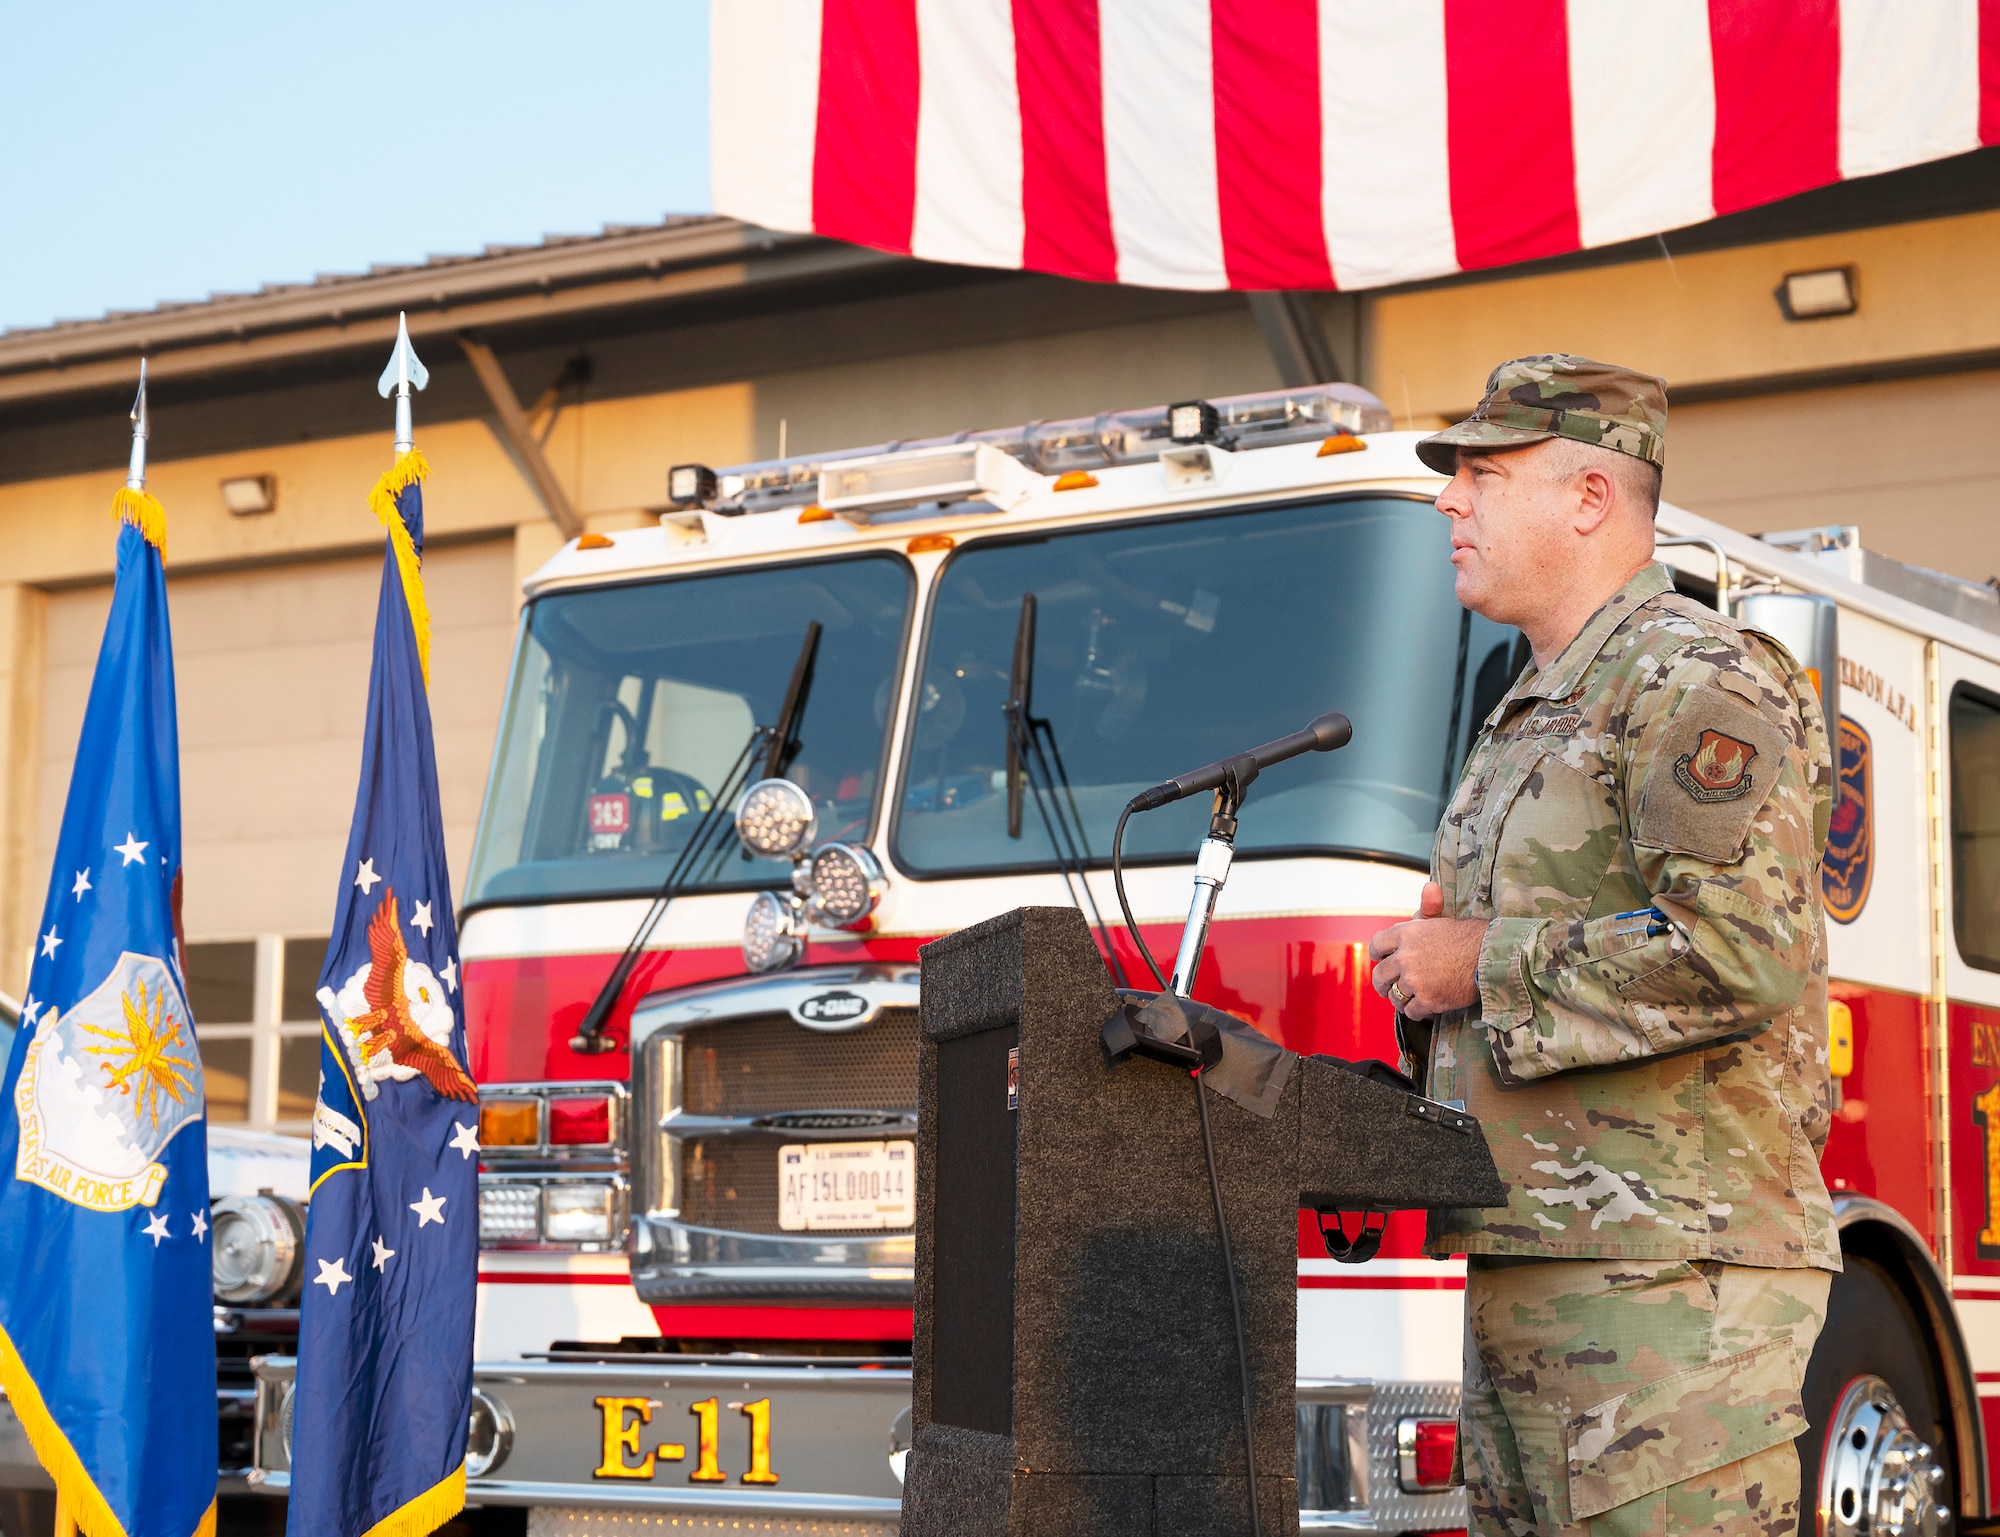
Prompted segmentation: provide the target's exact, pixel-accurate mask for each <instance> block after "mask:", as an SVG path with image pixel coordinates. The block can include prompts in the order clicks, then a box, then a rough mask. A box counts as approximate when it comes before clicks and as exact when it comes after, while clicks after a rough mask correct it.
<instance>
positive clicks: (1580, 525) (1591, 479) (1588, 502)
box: [1571, 465, 1618, 537]
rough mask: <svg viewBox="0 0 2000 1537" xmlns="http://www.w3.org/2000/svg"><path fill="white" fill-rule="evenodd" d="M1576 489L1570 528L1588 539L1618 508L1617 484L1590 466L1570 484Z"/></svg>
mask: <svg viewBox="0 0 2000 1537" xmlns="http://www.w3.org/2000/svg"><path fill="white" fill-rule="evenodd" d="M1572 484H1573V485H1574V486H1575V487H1576V511H1575V513H1574V514H1573V515H1572V520H1571V526H1572V527H1573V528H1575V530H1576V531H1577V532H1578V533H1579V534H1582V535H1584V536H1585V537H1588V536H1589V535H1591V534H1594V533H1596V532H1597V530H1598V529H1599V528H1600V527H1602V526H1603V523H1604V520H1605V519H1606V518H1608V517H1610V516H1611V514H1612V513H1613V512H1615V511H1616V510H1617V507H1618V482H1617V481H1615V480H1613V479H1612V478H1611V476H1610V475H1609V474H1607V473H1606V472H1605V471H1603V470H1601V469H1599V468H1597V466H1595V465H1592V466H1590V468H1588V469H1586V470H1585V471H1584V472H1583V473H1582V474H1581V475H1579V476H1577V477H1576V479H1575V480H1574V481H1573V482H1572Z"/></svg>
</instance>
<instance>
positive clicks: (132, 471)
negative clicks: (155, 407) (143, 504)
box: [125, 358, 151, 491]
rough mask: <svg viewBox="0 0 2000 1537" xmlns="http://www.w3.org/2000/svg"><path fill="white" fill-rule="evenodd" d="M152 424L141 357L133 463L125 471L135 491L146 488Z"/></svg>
mask: <svg viewBox="0 0 2000 1537" xmlns="http://www.w3.org/2000/svg"><path fill="white" fill-rule="evenodd" d="M150 431H151V426H150V424H149V422H148V420H147V417H146V360H145V359H144V358H141V359H139V394H138V396H137V398H136V399H134V400H133V402H132V463H131V466H130V467H129V468H128V469H127V470H126V471H125V484H126V485H128V486H129V487H131V488H132V489H133V490H134V491H143V490H145V489H146V438H147V435H148V433H149V432H150Z"/></svg>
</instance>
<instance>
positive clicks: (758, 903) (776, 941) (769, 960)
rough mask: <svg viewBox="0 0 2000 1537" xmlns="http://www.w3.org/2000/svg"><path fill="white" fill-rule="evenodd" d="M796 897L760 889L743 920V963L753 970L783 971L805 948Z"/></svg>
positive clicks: (752, 899) (751, 900) (802, 925)
mask: <svg viewBox="0 0 2000 1537" xmlns="http://www.w3.org/2000/svg"><path fill="white" fill-rule="evenodd" d="M800 908H801V904H800V902H799V899H798V898H797V897H793V896H780V895H779V894H778V893H777V892H775V891H760V892H758V893H757V895H756V896H754V897H752V898H751V899H750V913H749V916H748V917H746V918H745V919H744V920H743V964H744V965H745V966H748V967H749V968H750V969H751V970H752V971H782V970H784V969H785V967H787V966H790V965H793V964H794V963H796V962H797V960H798V958H799V956H800V955H801V954H802V953H803V952H804V950H805V939H804V937H803V934H802V932H801V931H802V929H803V928H804V924H803V923H802V922H801V914H800Z"/></svg>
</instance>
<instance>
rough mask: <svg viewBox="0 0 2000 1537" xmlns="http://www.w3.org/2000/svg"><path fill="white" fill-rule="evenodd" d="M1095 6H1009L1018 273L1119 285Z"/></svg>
mask: <svg viewBox="0 0 2000 1537" xmlns="http://www.w3.org/2000/svg"><path fill="white" fill-rule="evenodd" d="M1101 69H1102V60H1101V57H1100V50H1099V47H1098V38H1097V0H1014V78H1015V86H1016V89H1017V90H1018V91H1019V93H1020V97H1021V216H1022V222H1023V224H1024V225H1025V226H1026V229H1025V238H1024V240H1023V243H1022V249H1021V265H1022V266H1024V267H1032V268H1034V269H1036V270H1037V271H1041V272H1054V273H1059V274H1061V275H1062V276H1063V277H1072V278H1082V279H1083V280H1085V281H1086V282H1092V283H1113V282H1116V281H1117V280H1118V248H1117V246H1116V245H1115V244H1114V243H1113V241H1112V238H1111V197H1110V194H1109V193H1108V192H1107V191H1106V190H1105V183H1104V78H1103V75H1102V73H1101Z"/></svg>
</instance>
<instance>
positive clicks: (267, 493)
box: [222, 475, 278, 518]
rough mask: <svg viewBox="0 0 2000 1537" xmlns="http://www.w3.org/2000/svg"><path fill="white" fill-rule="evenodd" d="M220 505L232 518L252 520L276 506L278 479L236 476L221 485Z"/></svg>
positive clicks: (263, 476)
mask: <svg viewBox="0 0 2000 1537" xmlns="http://www.w3.org/2000/svg"><path fill="white" fill-rule="evenodd" d="M222 505H223V506H225V507H227V508H228V509H229V515H230V516H231V517H232V518H254V517H256V516H257V515H258V514H259V513H265V512H269V511H271V510H272V509H273V508H275V507H276V506H277V505H278V477H277V476H275V475H238V476H236V477H234V478H233V479H230V480H225V481H224V482H223V483H222Z"/></svg>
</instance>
